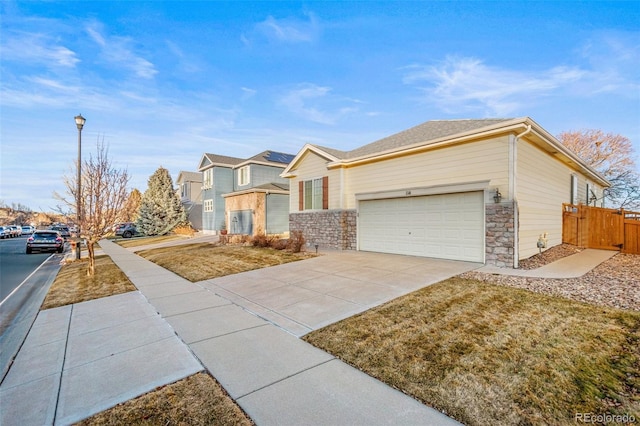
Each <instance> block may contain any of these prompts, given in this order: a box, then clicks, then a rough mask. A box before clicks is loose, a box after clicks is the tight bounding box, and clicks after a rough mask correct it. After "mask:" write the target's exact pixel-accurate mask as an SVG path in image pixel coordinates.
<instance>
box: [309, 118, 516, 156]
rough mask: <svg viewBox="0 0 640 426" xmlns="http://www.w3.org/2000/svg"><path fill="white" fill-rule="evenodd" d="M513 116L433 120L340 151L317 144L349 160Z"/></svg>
mask: <svg viewBox="0 0 640 426" xmlns="http://www.w3.org/2000/svg"><path fill="white" fill-rule="evenodd" d="M511 120H513V118H496V119H469V120H432V121H427V122H426V123H422V124H419V125H417V126H415V127H412V128H410V129H407V130H403V131H402V132H399V133H396V134H394V135H391V136H387V137H386V138H382V139H380V140H377V141H375V142H372V143H370V144H367V145H364V146H361V147H360V148H356V149H354V150H352V151H347V152H345V151H339V150H337V149H331V148H325V147H321V146H316V147H317V148H318V149H321V150H323V151H325V152H327V153H328V154H331V155H333V156H335V157H337V158H339V159H342V160H348V159H352V158H358V157H363V156H367V155H373V154H378V153H381V152H384V151H389V150H394V149H399V148H403V147H406V146H409V145H413V144H418V143H425V144H426V143H428V142H429V141H434V140H436V139H440V138H444V137H447V136H453V135H457V134H461V133H466V132H470V131H474V130H480V129H482V128H484V127H489V126H492V125H495V124H498V123H502V122H505V121H511Z"/></svg>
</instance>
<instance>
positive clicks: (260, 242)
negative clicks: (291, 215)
mask: <svg viewBox="0 0 640 426" xmlns="http://www.w3.org/2000/svg"><path fill="white" fill-rule="evenodd" d="M270 243H271V241H270V240H269V237H267V236H266V235H264V234H260V235H255V236H254V237H253V238H251V245H252V246H254V247H269V245H270Z"/></svg>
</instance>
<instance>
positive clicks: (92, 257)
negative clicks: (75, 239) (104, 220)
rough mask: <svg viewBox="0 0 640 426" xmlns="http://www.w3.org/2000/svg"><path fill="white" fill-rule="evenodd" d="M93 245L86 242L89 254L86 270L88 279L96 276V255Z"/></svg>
mask: <svg viewBox="0 0 640 426" xmlns="http://www.w3.org/2000/svg"><path fill="white" fill-rule="evenodd" d="M93 245H94V242H93V241H91V240H87V252H88V253H89V267H88V268H87V275H88V276H90V277H93V276H94V275H95V274H96V254H95V250H94V247H93Z"/></svg>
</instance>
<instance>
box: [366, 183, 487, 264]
mask: <svg viewBox="0 0 640 426" xmlns="http://www.w3.org/2000/svg"><path fill="white" fill-rule="evenodd" d="M484 234H485V232H484V198H483V192H482V191H474V192H461V193H453V194H438V195H427V196H417V197H402V198H387V199H377V200H362V201H360V202H359V206H358V247H359V249H360V250H364V251H375V252H382V253H394V254H404V255H410V256H424V257H434V258H440V259H452V260H464V261H470V262H484V251H485V250H484V247H485V242H484Z"/></svg>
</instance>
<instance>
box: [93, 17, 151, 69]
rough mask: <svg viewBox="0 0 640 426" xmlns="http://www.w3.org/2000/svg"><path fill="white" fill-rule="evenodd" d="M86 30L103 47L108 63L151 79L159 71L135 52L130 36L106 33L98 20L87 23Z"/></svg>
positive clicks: (103, 53)
mask: <svg viewBox="0 0 640 426" xmlns="http://www.w3.org/2000/svg"><path fill="white" fill-rule="evenodd" d="M86 31H87V33H88V34H89V36H90V37H91V39H92V40H93V41H94V42H95V43H96V44H98V46H100V47H101V49H102V58H103V59H104V60H105V61H106V62H107V63H109V64H113V65H116V66H119V67H122V68H125V69H129V70H130V71H133V73H134V74H135V75H137V76H138V77H141V78H144V79H151V78H153V77H154V76H155V75H156V74H157V73H158V70H156V68H155V66H154V65H153V63H151V62H150V61H148V60H146V59H145V58H143V57H142V56H140V55H138V54H136V53H135V51H134V50H135V49H134V48H133V46H132V45H133V41H132V40H131V39H130V38H128V37H117V36H109V35H104V34H103V32H104V30H103V28H102V25H101V24H100V23H98V22H96V21H93V22H92V23H90V24H89V25H87V27H86Z"/></svg>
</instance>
